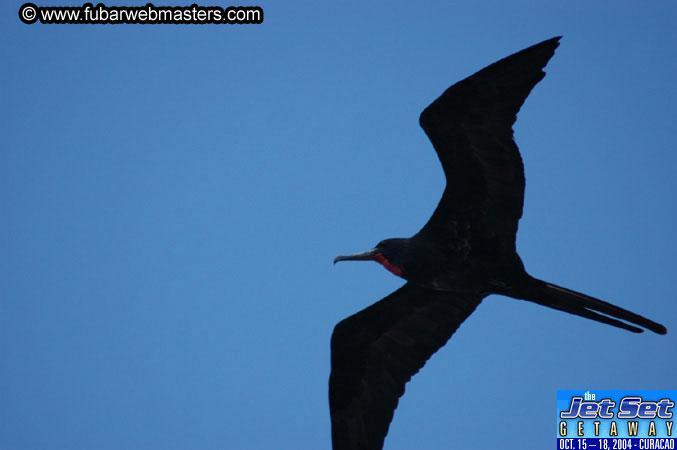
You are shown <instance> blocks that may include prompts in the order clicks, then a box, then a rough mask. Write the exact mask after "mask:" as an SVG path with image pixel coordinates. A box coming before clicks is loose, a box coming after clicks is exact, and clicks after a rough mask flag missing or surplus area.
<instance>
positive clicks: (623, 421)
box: [556, 390, 677, 450]
mask: <svg viewBox="0 0 677 450" xmlns="http://www.w3.org/2000/svg"><path fill="white" fill-rule="evenodd" d="M676 400H677V390H561V391H557V431H556V432H557V448H558V449H566V450H569V449H583V450H588V449H590V450H597V449H600V450H607V449H608V450H612V449H619V450H624V449H674V448H675V440H676V438H675V433H677V430H673V426H672V425H673V413H674V411H675V401H676Z"/></svg>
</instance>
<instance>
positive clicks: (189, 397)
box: [0, 1, 677, 450]
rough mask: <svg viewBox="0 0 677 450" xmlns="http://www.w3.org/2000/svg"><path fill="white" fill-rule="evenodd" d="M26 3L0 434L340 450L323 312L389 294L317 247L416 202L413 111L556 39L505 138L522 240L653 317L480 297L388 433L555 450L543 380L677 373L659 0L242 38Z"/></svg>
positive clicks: (407, 5) (371, 228)
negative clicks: (91, 17)
mask: <svg viewBox="0 0 677 450" xmlns="http://www.w3.org/2000/svg"><path fill="white" fill-rule="evenodd" d="M35 3H37V4H40V5H45V4H56V5H62V6H64V5H76V4H79V3H77V2H71V1H68V2H66V1H61V2H60V3H57V2H41V1H36V2H35ZM144 3H145V2H138V3H115V4H116V5H124V4H127V5H131V4H137V5H138V4H144ZM20 4H21V2H4V3H3V5H2V18H1V19H0V20H1V21H2V23H1V26H0V35H2V36H1V37H2V39H1V40H0V42H1V43H0V49H1V52H2V60H3V65H2V68H1V69H0V77H1V79H0V81H1V83H0V89H1V98H2V104H3V108H2V116H3V117H2V120H1V121H0V127H1V129H2V135H3V141H4V145H3V146H2V150H0V170H1V171H2V176H0V183H1V187H0V215H1V217H2V220H0V249H1V251H0V255H1V256H0V399H1V400H0V447H2V448H3V449H8V450H10V449H17V450H19V449H20V450H24V449H26V450H28V449H83V448H87V449H102V450H105V449H121V448H124V449H186V448H192V449H224V448H227V449H262V448H280V449H287V448H289V449H299V448H301V449H322V448H327V449H328V448H330V427H329V413H328V405H327V380H328V376H329V338H330V335H331V332H332V329H333V327H334V325H335V324H336V323H337V322H338V321H339V320H341V319H342V318H344V317H347V316H349V315H351V314H353V313H355V312H357V311H358V310H360V309H362V308H364V307H366V306H368V305H369V304H371V303H373V302H375V301H377V300H379V299H381V298H382V297H384V296H385V295H387V294H388V293H390V292H391V291H393V290H394V289H396V288H397V287H399V286H400V285H401V284H402V281H401V280H400V279H398V278H396V277H394V276H393V275H392V274H390V273H388V272H386V271H385V270H383V269H382V268H381V267H379V266H378V265H377V264H373V263H371V264H366V263H354V264H348V263H345V264H342V265H337V266H333V265H332V258H333V257H334V256H336V255H338V254H345V253H347V252H354V251H361V250H366V249H368V248H371V246H373V245H374V244H376V243H377V242H378V241H379V240H381V239H383V238H387V237H400V236H409V235H411V234H413V233H415V232H416V231H417V230H418V229H419V228H420V227H421V226H422V225H423V224H424V223H425V221H426V220H427V219H428V217H429V216H430V214H431V213H432V211H433V209H434V208H435V206H436V204H437V201H438V200H439V197H440V195H441V193H442V190H443V187H444V176H443V173H442V170H441V167H440V165H439V162H438V160H437V158H436V155H435V153H434V151H433V149H432V146H431V145H430V143H429V142H428V140H427V138H426V136H425V134H424V133H423V131H422V130H421V129H420V128H419V126H418V115H419V113H420V111H421V110H422V109H423V108H424V107H425V106H427V105H428V104H429V103H430V102H431V101H432V100H434V99H435V98H436V97H437V96H438V95H439V94H440V93H441V92H442V91H443V90H444V89H446V88H447V87H448V86H449V85H451V84H452V83H454V82H456V81H458V80H460V79H462V78H465V77H466V76H468V75H470V74H472V73H474V72H475V71H477V70H479V69H481V68H482V67H484V66H486V65H488V64H489V63H491V62H493V61H495V60H497V59H499V58H502V57H504V56H507V55H509V54H511V53H513V52H515V51H518V50H520V49H522V48H524V47H527V46H529V45H532V44H534V43H537V42H540V41H541V40H544V39H546V38H550V37H552V36H556V35H563V36H564V37H563V39H562V41H561V45H560V47H559V49H558V50H557V52H556V54H555V56H554V58H553V59H552V60H551V61H550V64H549V65H548V66H547V68H546V71H547V73H548V75H547V76H546V78H545V79H544V80H543V81H542V82H541V83H540V84H539V85H538V86H537V87H536V88H535V89H534V91H533V92H532V94H531V96H530V97H529V99H528V100H527V102H526V104H525V106H524V107H523V109H522V111H521V112H520V114H519V116H518V121H517V124H516V127H515V129H516V140H517V143H518V145H519V146H520V149H521V152H522V155H523V159H524V163H525V170H526V178H527V189H526V199H525V208H524V216H523V219H522V221H521V223H520V231H519V234H518V250H519V252H520V254H521V256H522V259H523V260H524V262H525V264H526V267H527V269H528V270H529V271H530V273H531V274H532V275H534V276H536V277H538V278H542V279H545V280H548V281H551V282H554V283H556V284H560V285H563V286H567V287H569V288H572V289H576V290H580V291H582V292H586V293H588V294H590V295H594V296H597V297H599V298H602V299H604V300H607V301H610V302H613V303H615V304H618V305H620V306H622V307H624V308H628V309H631V310H633V311H635V312H637V313H640V314H642V315H645V316H647V317H649V318H652V319H655V320H657V321H659V322H662V323H664V324H665V325H666V326H667V327H668V329H669V330H670V333H669V334H668V335H667V336H656V335H653V334H644V335H635V334H632V333H628V332H625V331H623V330H617V329H614V328H612V327H609V326H605V325H602V324H598V323H595V322H590V321H586V320H584V319H582V318H578V317H573V316H570V315H566V314H563V313H560V312H557V311H553V310H549V309H546V308H543V307H540V306H537V305H533V304H528V303H526V302H520V301H516V300H512V299H507V298H504V297H497V296H492V297H489V298H487V299H486V300H485V301H484V303H483V304H482V305H481V306H480V307H479V309H478V310H477V312H476V313H475V314H473V315H472V316H471V317H470V318H469V319H468V320H467V321H466V323H465V324H464V325H463V326H462V327H461V329H460V330H459V331H458V332H457V333H456V335H455V336H454V337H453V338H452V340H451V341H450V342H449V343H448V344H447V346H446V347H444V348H443V349H442V350H441V351H440V352H438V354H436V355H435V356H434V357H433V358H432V360H431V361H429V363H428V364H427V365H426V367H425V368H424V369H423V370H422V371H421V372H420V373H419V374H418V375H416V376H415V377H414V379H413V380H412V382H411V383H409V384H408V386H407V393H406V394H405V396H404V397H403V399H402V400H401V402H400V406H399V408H398V409H397V411H396V413H395V418H394V421H393V423H392V425H391V428H390V433H389V435H388V437H387V438H386V447H385V448H386V449H411V448H429V449H435V448H439V449H442V448H451V447H452V446H454V447H455V448H463V449H468V450H472V449H485V448H491V447H494V446H495V445H496V443H497V442H500V443H501V446H502V447H501V448H504V449H522V448H548V447H550V446H553V445H554V443H555V439H554V435H555V427H556V411H557V409H556V392H557V389H635V388H643V389H675V380H676V379H677V363H676V362H675V356H674V349H675V348H676V347H677V341H676V336H677V334H676V333H675V332H676V331H677V328H676V326H677V306H676V303H675V300H674V287H673V284H674V280H675V273H676V269H677V264H676V263H675V258H674V255H675V254H676V253H677V239H676V238H675V230H676V229H677V213H676V210H675V198H674V197H675V192H677V181H676V177H675V169H676V168H677V157H676V150H677V149H676V145H675V138H674V130H675V128H676V123H675V120H676V118H677V106H675V105H677V87H676V85H675V83H674V80H675V73H677V59H676V58H675V44H677V31H676V30H675V27H674V17H675V16H676V15H677V7H676V6H675V5H674V4H670V3H669V2H651V3H649V4H644V3H642V4H640V3H637V2H627V1H623V2H615V3H614V4H613V5H611V4H609V3H606V2H587V1H586V2H583V1H572V2H541V3H534V2H513V3H510V4H508V2H500V1H493V2H428V3H426V5H425V6H424V7H422V8H420V9H419V8H417V7H415V6H414V5H413V4H412V3H411V2H399V1H398V2H370V3H366V4H365V3H360V2H343V3H340V4H339V3H336V2H319V3H318V2H305V3H303V2H295V3H292V2H279V1H274V2H268V1H261V2H259V3H256V5H258V6H261V7H262V8H263V10H264V12H265V21H264V23H263V24H261V25H240V26H237V25H232V26H231V25H224V26H221V25H204V26H197V25H191V26H188V25H186V26H180V25H162V26H140V25H139V26H122V25H121V26H110V25H109V26H73V25H40V24H34V25H25V24H23V23H21V22H20V21H19V19H18V16H17V11H18V8H19V6H20ZM107 4H108V5H113V3H107ZM157 4H160V2H157ZM162 4H163V5H166V4H172V5H187V4H188V2H185V3H177V2H171V3H167V2H164V3H162ZM209 4H220V5H222V6H228V5H229V4H225V3H223V4H222V3H217V2H213V3H203V5H209Z"/></svg>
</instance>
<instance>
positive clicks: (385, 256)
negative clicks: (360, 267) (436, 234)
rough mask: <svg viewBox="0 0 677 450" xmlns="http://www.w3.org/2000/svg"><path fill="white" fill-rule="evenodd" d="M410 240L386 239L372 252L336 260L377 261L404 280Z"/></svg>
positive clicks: (339, 257) (338, 257) (341, 257)
mask: <svg viewBox="0 0 677 450" xmlns="http://www.w3.org/2000/svg"><path fill="white" fill-rule="evenodd" d="M407 241H408V239H400V238H397V239H386V240H384V241H381V242H379V243H378V245H376V247H374V248H372V249H371V250H367V251H366V252H362V253H355V254H352V255H341V256H337V257H336V258H334V264H336V263H337V262H339V261H376V262H377V263H379V264H381V265H382V266H383V267H385V268H386V269H388V270H389V271H390V272H392V273H394V274H395V275H397V276H398V277H402V278H404V259H405V258H404V254H405V250H406V247H407Z"/></svg>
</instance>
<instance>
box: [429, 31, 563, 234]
mask: <svg viewBox="0 0 677 450" xmlns="http://www.w3.org/2000/svg"><path fill="white" fill-rule="evenodd" d="M559 39H560V38H559V37H556V38H552V39H549V40H547V41H544V42H541V43H540V44H536V45H534V46H532V47H529V48H527V49H524V50H522V51H520V52H517V53H515V54H514V55H511V56H508V57H507V58H504V59H502V60H500V61H497V62H495V63H493V64H491V65H490V66H488V67H486V68H484V69H482V70H480V71H479V72H477V73H475V74H474V75H472V76H470V77H468V78H466V79H465V80H463V81H459V82H458V83H456V84H454V85H453V86H451V87H450V88H449V89H447V90H446V91H445V92H444V93H443V94H442V95H441V96H440V97H439V98H438V99H437V100H435V101H434V102H433V103H431V104H430V105H429V106H428V107H427V108H426V109H425V110H424V111H423V112H422V113H421V117H420V118H419V123H420V124H421V127H422V128H423V130H424V131H425V132H426V134H427V135H428V138H430V141H431V142H432V144H433V146H434V147H435V151H436V152H437V156H438V157H439V159H440V161H441V163H442V168H443V169H444V173H445V175H446V179H447V186H446V188H445V190H444V194H443V195H442V199H441V200H440V203H439V205H438V206H437V209H436V210H435V212H434V213H433V215H432V217H431V218H430V220H429V221H428V223H427V224H426V226H425V227H424V230H425V229H426V228H435V227H438V228H439V227H442V228H443V227H444V226H446V225H449V223H450V222H452V221H454V220H456V217H458V216H459V215H462V216H466V215H468V214H470V215H471V216H473V217H480V218H482V220H483V221H485V224H486V226H485V229H486V231H487V232H488V234H489V235H491V236H496V235H498V236H505V237H507V238H509V239H512V240H513V242H514V237H515V234H516V233H517V222H518V221H519V219H520V217H521V216H522V205H523V201H524V166H523V165H522V158H521V157H520V153H519V149H518V148H517V145H516V144H515V141H514V140H513V130H512V125H513V123H515V120H516V119H517V112H518V111H519V109H520V107H521V106H522V103H524V100H525V99H526V98H527V96H528V95H529V92H531V89H532V88H533V87H534V86H535V85H536V84H537V83H538V82H539V81H540V80H541V79H542V78H543V77H544V76H545V73H544V72H543V70H542V69H543V68H544V67H545V65H546V64H547V62H548V60H549V59H550V58H551V57H552V55H553V54H554V52H555V49H556V48H557V46H558V45H559V42H558V41H559Z"/></svg>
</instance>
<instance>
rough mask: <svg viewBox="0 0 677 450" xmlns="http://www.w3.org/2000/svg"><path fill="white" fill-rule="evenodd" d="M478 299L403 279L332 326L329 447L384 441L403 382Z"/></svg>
mask: <svg viewBox="0 0 677 450" xmlns="http://www.w3.org/2000/svg"><path fill="white" fill-rule="evenodd" d="M482 298H483V296H482V295H478V294H457V293H452V292H444V291H435V290H431V289H426V288H423V287H420V286H418V285H415V284H413V283H407V284H405V285H404V286H402V287H401V288H400V289H398V290H397V291H395V292H393V293H392V294H390V295H389V296H387V297H386V298H384V299H383V300H381V301H379V302H377V303H375V304H373V305H371V306H370V307H368V308H366V309H364V310H362V311H360V312H358V313H357V314H354V315H352V316H350V317H348V318H347V319H344V320H342V321H341V322H339V323H338V325H336V327H335V328H334V333H333V335H332V338H331V375H330V377H329V409H330V412H331V423H332V442H333V448H334V450H347V449H350V450H358V449H359V450H373V449H381V448H382V447H383V440H384V439H385V436H386V434H387V432H388V427H389V425H390V421H391V420H392V418H393V413H394V412H395V408H396V407H397V403H398V399H399V398H400V397H401V396H402V394H404V385H405V383H407V382H408V381H409V380H410V379H411V377H412V376H413V375H414V374H415V373H417V372H418V371H419V370H420V369H421V368H422V367H423V365H424V364H425V363H426V361H427V360H428V359H429V358H430V357H431V356H432V354H433V353H435V352H436V351H437V350H438V349H439V348H440V347H442V346H443V345H444V344H445V343H446V342H447V341H448V340H449V338H450V337H451V335H452V334H453V333H454V332H455V331H456V329H457V328H458V327H459V326H460V325H461V323H462V322H463V321H464V320H465V319H466V318H467V317H468V316H469V315H470V314H471V313H472V312H473V311H474V310H475V308H476V307H477V305H479V303H480V302H481V301H482Z"/></svg>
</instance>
